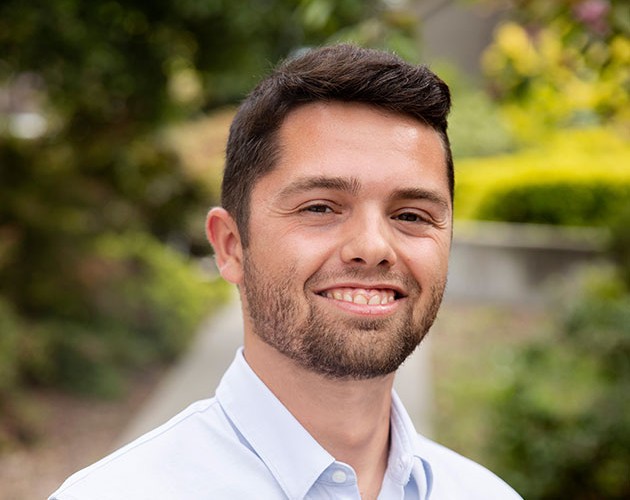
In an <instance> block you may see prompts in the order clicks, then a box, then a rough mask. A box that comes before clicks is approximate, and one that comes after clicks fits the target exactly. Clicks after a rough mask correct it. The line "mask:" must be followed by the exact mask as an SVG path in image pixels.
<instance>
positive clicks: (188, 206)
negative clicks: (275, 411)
mask: <svg viewBox="0 0 630 500" xmlns="http://www.w3.org/2000/svg"><path fill="white" fill-rule="evenodd" d="M409 19H410V18H409V16H408V15H407V14H405V12H403V11H394V10H392V9H389V8H386V7H385V4H384V3H382V2H381V1H380V0H370V1H368V2H360V1H357V0H343V1H340V2H333V1H331V0H300V1H298V2H294V1H288V0H274V1H271V2H259V1H253V0H238V1H232V2H225V1H222V0H182V1H177V2H164V1H158V2H149V1H146V0H130V1H127V2H119V1H116V0H95V1H91V2H80V1H75V0H49V1H48V0H47V1H42V0H30V1H26V2H24V1H21V0H20V1H18V0H6V1H3V2H2V3H0V112H2V113H1V114H0V327H1V328H0V435H4V436H5V437H6V436H10V435H11V433H12V432H13V433H14V434H15V435H16V436H15V437H16V438H17V439H20V436H21V435H22V432H21V431H19V432H18V431H15V432H14V431H11V429H15V428H16V427H15V426H13V424H14V423H15V422H18V421H20V418H19V410H17V409H16V408H17V406H16V404H15V403H14V402H15V401H18V399H19V395H20V394H21V392H23V389H24V387H27V386H32V385H38V386H54V387H61V388H64V389H68V390H75V391H80V392H86V393H92V394H99V395H113V394H116V393H119V392H120V391H121V389H123V388H124V381H125V379H126V377H127V376H128V375H129V374H130V373H131V372H132V371H133V369H137V367H139V366H144V365H148V364H151V363H155V362H162V361H165V360H170V359H172V358H173V357H174V356H176V355H177V354H178V353H179V352H181V350H182V349H183V348H184V347H185V346H186V344H187V341H188V340H189V339H190V337H191V335H192V334H193V333H194V331H195V329H196V325H197V324H198V322H199V321H200V319H201V318H202V317H203V316H204V315H205V314H207V313H208V312H209V311H210V310H212V308H213V307H214V306H215V305H216V304H218V303H221V302H222V301H223V300H225V297H226V295H225V288H224V286H223V285H222V284H220V283H208V282H207V281H204V279H203V277H202V273H201V272H200V271H199V270H197V269H196V268H195V267H194V265H193V264H192V260H191V259H190V254H193V255H199V254H205V253H207V252H208V251H209V248H208V245H207V244H206V243H205V241H203V240H204V238H203V219H204V216H205V211H206V210H207V208H208V207H209V206H210V205H212V204H214V203H216V202H217V199H216V193H217V192H218V190H217V189H216V186H214V185H208V182H207V179H208V178H211V179H214V180H215V182H216V178H217V176H216V175H214V174H213V175H211V176H207V175H206V173H205V172H204V169H203V168H202V169H199V168H189V166H187V165H185V164H184V163H183V160H182V155H181V154H179V151H180V150H181V148H179V149H178V148H176V147H174V146H173V141H172V137H171V134H170V132H169V131H167V126H169V125H170V126H172V124H173V123H175V122H177V121H178V120H179V121H181V120H183V119H187V118H190V117H192V116H194V115H199V114H200V113H202V112H205V111H208V110H211V109H213V108H215V107H217V106H219V105H222V104H226V103H233V102H235V101H237V100H239V99H240V98H241V97H242V96H243V95H244V93H245V92H247V91H248V90H249V89H250V88H251V87H252V85H253V83H254V82H255V81H257V80H258V79H259V78H260V76H262V74H264V73H266V72H267V71H268V69H270V67H271V66H272V65H273V64H274V63H275V62H276V61H277V60H278V59H280V58H281V57H286V56H287V55H289V54H290V53H291V52H292V51H293V50H297V49H299V48H302V47H304V46H308V45H314V44H320V43H323V42H325V41H327V40H331V39H335V37H337V38H353V37H355V36H356V37H358V36H361V37H362V41H363V42H364V43H365V44H370V45H374V46H388V45H398V46H399V47H402V48H406V49H407V50H410V48H411V47H412V45H411V44H408V43H407V44H406V42H405V39H406V37H407V36H408V34H409V33H411V31H412V28H413V23H412V22H410V21H409ZM350 28H352V30H355V31H354V33H355V34H354V35H353V31H352V30H351V29H350ZM409 55H411V54H409ZM201 140H204V139H203V138H201ZM208 162H209V163H212V165H210V167H211V168H216V166H215V165H214V163H216V158H214V157H213V158H212V159H208ZM174 249H177V251H175V250H174ZM7 429H8V430H7ZM1 440H2V439H0V441H1Z"/></svg>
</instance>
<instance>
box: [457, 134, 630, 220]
mask: <svg viewBox="0 0 630 500" xmlns="http://www.w3.org/2000/svg"><path fill="white" fill-rule="evenodd" d="M456 169H457V189H456V201H455V217H457V218H463V219H490V220H505V221H513V222H547V223H556V224H567V225H568V224H595V225H600V224H603V223H605V222H606V221H607V220H608V214H611V212H615V211H617V210H618V209H619V207H620V205H624V204H628V203H630V145H629V144H628V143H627V142H626V141H625V140H624V139H623V138H622V137H621V136H620V135H618V134H617V133H616V132H614V131H613V130H610V129H605V128H595V129H576V130H564V131H560V132H557V133H555V134H554V135H553V136H552V137H550V138H549V140H548V141H547V142H546V143H545V144H543V145H540V146H539V147H536V148H530V149H527V150H524V151H521V152H519V153H515V154H511V155H502V156H496V157H491V158H470V159H464V160H461V161H459V162H458V163H457V165H456ZM580 200H582V201H580Z"/></svg>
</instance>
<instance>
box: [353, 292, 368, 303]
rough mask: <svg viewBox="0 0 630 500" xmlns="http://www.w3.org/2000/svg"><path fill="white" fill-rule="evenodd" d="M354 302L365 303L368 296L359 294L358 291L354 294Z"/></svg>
mask: <svg viewBox="0 0 630 500" xmlns="http://www.w3.org/2000/svg"><path fill="white" fill-rule="evenodd" d="M354 303H355V304H367V303H368V298H367V297H366V296H365V295H361V294H360V293H359V294H357V295H355V296H354Z"/></svg>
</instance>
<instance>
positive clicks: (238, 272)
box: [206, 207, 243, 285]
mask: <svg viewBox="0 0 630 500" xmlns="http://www.w3.org/2000/svg"><path fill="white" fill-rule="evenodd" d="M206 236H207V237H208V241H210V243H211V244H212V247H213V248H214V254H215V260H216V263H217V267H218V268H219V272H220V273H221V276H222V277H223V279H225V280H226V281H229V282H230V283H233V284H235V285H240V284H241V282H242V280H243V246H242V244H241V235H240V233H239V232H238V227H237V225H236V221H235V220H234V219H233V218H232V216H231V215H230V214H229V213H228V211H227V210H225V209H224V208H221V207H215V208H213V209H212V210H210V212H208V217H207V219H206Z"/></svg>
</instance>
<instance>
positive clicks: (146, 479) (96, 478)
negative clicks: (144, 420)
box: [50, 398, 267, 500]
mask: <svg viewBox="0 0 630 500" xmlns="http://www.w3.org/2000/svg"><path fill="white" fill-rule="evenodd" d="M258 463H259V461H258V460H257V459H256V458H255V454H254V453H253V452H252V451H251V449H250V448H249V447H248V445H247V444H246V443H244V442H243V441H242V439H241V438H240V436H239V434H238V431H236V430H235V429H234V428H233V427H232V425H231V424H230V422H229V420H228V419H227V418H225V415H224V414H223V410H222V409H221V407H220V405H219V404H218V402H217V401H216V399H214V398H213V399H208V400H203V401H198V402H197V403H194V404H193V405H191V406H189V407H188V408H187V409H186V410H184V411H183V412H181V413H179V414H178V415H176V416H175V417H173V418H172V419H171V420H169V421H168V422H166V423H165V424H163V425H162V426H160V427H158V428H156V429H154V430H153V431H151V432H149V433H147V434H145V435H144V436H142V437H140V438H138V439H137V440H135V441H133V442H131V443H129V444H128V445H126V446H124V447H122V448H120V449H119V450H117V451H115V452H114V453H112V454H111V455H109V456H107V457H105V458H103V459H101V460H99V461H98V462H96V463H94V464H92V465H91V466H89V467H87V468H85V469H83V470H81V471H79V472H77V473H75V474H74V475H72V476H70V477H69V478H68V479H67V480H66V481H65V482H64V483H63V485H62V486H61V487H60V488H59V489H58V490H57V491H56V492H55V493H53V494H52V495H51V497H50V499H51V500H52V499H54V500H84V499H86V500H87V499H89V500H105V499H107V500H110V499H112V500H113V499H122V498H133V499H145V498H146V499H158V498H159V499H178V498H195V497H198V493H199V491H206V492H212V491H213V490H214V491H215V492H216V493H219V492H223V493H226V492H228V491H229V492H230V498H247V492H245V491H241V493H242V494H240V493H239V489H240V488H241V486H240V485H242V484H243V475H242V469H240V468H239V467H238V466H236V464H240V465H241V466H243V465H245V466H246V467H245V468H246V469H247V470H248V474H251V475H253V476H256V475H260V476H261V477H264V475H265V474H266V473H267V472H266V471H265V470H260V469H259V467H258V465H257V464H258ZM247 464H249V466H248V467H247ZM263 482H264V481H263ZM250 493H251V492H250Z"/></svg>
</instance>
